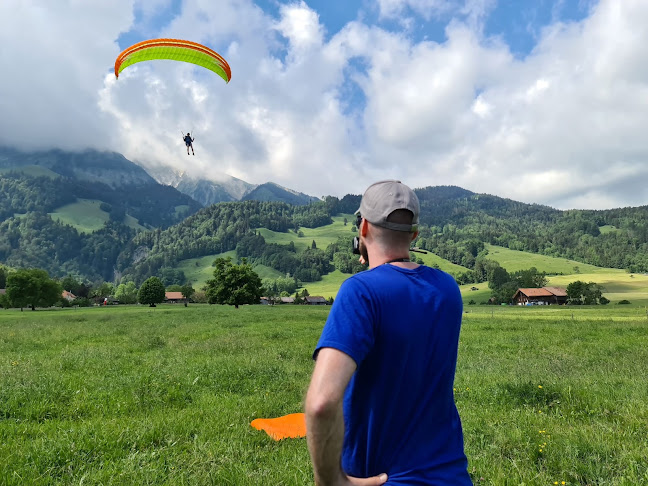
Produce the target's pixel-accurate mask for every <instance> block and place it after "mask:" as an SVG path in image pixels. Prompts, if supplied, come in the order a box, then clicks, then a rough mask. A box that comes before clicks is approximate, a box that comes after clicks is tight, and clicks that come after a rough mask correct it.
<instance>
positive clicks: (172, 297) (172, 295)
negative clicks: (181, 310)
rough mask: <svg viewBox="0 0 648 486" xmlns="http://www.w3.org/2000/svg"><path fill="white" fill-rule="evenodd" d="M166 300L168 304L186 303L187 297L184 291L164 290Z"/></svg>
mask: <svg viewBox="0 0 648 486" xmlns="http://www.w3.org/2000/svg"><path fill="white" fill-rule="evenodd" d="M164 302H166V303H167V304H178V303H186V302H187V299H185V298H184V295H182V292H164Z"/></svg>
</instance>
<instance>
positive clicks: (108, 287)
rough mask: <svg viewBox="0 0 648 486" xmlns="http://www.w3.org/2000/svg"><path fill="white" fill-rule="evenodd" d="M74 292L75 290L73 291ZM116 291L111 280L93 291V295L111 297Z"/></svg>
mask: <svg viewBox="0 0 648 486" xmlns="http://www.w3.org/2000/svg"><path fill="white" fill-rule="evenodd" d="M72 293H74V292H72ZM114 293H115V286H114V285H113V284H111V283H110V282H104V283H102V284H101V285H100V286H99V287H97V288H96V289H94V290H93V291H92V297H102V298H104V297H110V296H111V295H113V294H114Z"/></svg>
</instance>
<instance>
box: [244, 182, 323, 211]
mask: <svg viewBox="0 0 648 486" xmlns="http://www.w3.org/2000/svg"><path fill="white" fill-rule="evenodd" d="M241 200H242V201H252V200H254V201H277V202H285V203H288V204H293V205H295V206H302V205H304V204H310V203H312V202H315V201H319V198H317V197H314V196H309V195H308V194H304V193H303V192H297V191H293V190H292V189H288V188H286V187H282V186H280V185H279V184H275V183H274V182H266V183H265V184H261V185H260V186H257V187H255V188H254V189H253V190H251V191H250V192H248V193H247V194H245V195H244V196H243V197H242V198H241Z"/></svg>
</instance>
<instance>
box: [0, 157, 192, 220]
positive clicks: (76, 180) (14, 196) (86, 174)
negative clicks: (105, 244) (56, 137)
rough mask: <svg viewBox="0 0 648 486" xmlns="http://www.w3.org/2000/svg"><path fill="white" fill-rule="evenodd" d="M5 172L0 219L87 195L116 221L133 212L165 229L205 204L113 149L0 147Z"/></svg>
mask: <svg viewBox="0 0 648 486" xmlns="http://www.w3.org/2000/svg"><path fill="white" fill-rule="evenodd" d="M0 173H1V174H2V189H3V190H2V194H0V215H2V218H1V219H0V221H1V220H2V219H6V218H7V217H9V216H11V215H14V214H24V213H26V212H28V211H37V212H38V211H40V212H44V213H51V212H55V211H56V210H57V209H59V208H60V207H62V206H64V205H70V204H74V203H77V202H80V201H81V200H86V201H96V203H95V204H100V203H101V204H103V205H102V206H101V211H102V212H103V213H110V219H111V220H113V221H115V222H117V223H122V222H123V221H124V219H125V218H126V217H127V216H130V217H132V218H135V220H137V221H136V222H135V224H139V225H140V226H144V227H148V228H152V227H156V228H157V227H163V228H164V227H168V226H170V225H172V224H174V223H177V222H179V221H181V220H182V219H184V218H186V217H187V216H189V215H191V214H193V213H194V212H196V211H197V210H198V209H199V208H200V204H199V203H198V202H197V201H195V200H193V199H192V198H191V197H189V196H187V195H185V194H183V193H181V192H180V191H177V190H176V189H174V188H172V187H169V186H164V185H161V184H159V183H158V182H157V181H156V180H155V179H153V178H152V177H151V176H150V175H149V174H148V173H147V172H146V171H145V170H144V169H142V168H141V167H140V166H139V165H137V164H135V163H133V162H131V161H129V160H128V159H126V158H125V157H124V156H122V155H120V154H117V153H114V152H100V151H96V150H86V151H83V152H65V151H62V150H48V151H40V152H20V151H17V150H14V149H9V148H3V147H0ZM35 201H39V203H38V204H35ZM80 210H82V209H81V208H75V209H73V211H76V212H78V211H80ZM95 212H96V211H95Z"/></svg>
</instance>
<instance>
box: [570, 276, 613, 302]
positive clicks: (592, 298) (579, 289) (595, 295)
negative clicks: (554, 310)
mask: <svg viewBox="0 0 648 486" xmlns="http://www.w3.org/2000/svg"><path fill="white" fill-rule="evenodd" d="M602 294H603V287H601V286H600V285H599V284H597V283H595V282H589V283H585V282H583V281H581V280H576V281H575V282H572V283H570V284H569V285H568V286H567V302H568V303H569V304H572V305H595V304H599V303H601V304H604V305H605V304H607V303H609V302H610V301H609V300H608V299H606V298H605V297H603V295H602Z"/></svg>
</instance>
